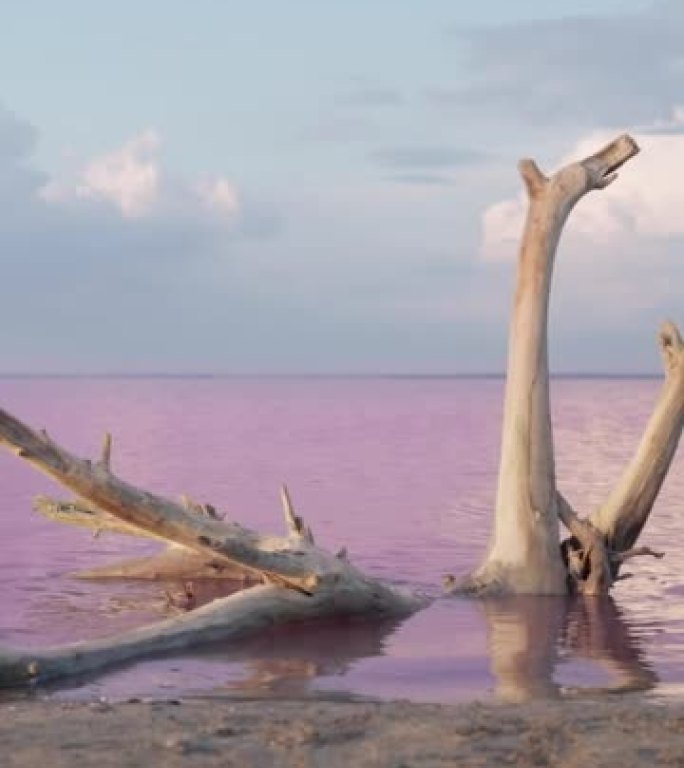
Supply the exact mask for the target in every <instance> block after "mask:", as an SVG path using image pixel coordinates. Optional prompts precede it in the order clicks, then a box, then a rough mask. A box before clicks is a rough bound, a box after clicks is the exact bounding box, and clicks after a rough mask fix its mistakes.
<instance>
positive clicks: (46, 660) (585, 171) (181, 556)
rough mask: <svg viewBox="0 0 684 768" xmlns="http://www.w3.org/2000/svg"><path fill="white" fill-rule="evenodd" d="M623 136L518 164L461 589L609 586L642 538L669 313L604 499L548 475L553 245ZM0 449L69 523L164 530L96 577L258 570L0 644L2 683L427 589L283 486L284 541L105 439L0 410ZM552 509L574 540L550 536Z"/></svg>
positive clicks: (665, 421)
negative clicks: (490, 405)
mask: <svg viewBox="0 0 684 768" xmlns="http://www.w3.org/2000/svg"><path fill="white" fill-rule="evenodd" d="M637 151H638V150H637V147H636V144H635V143H634V141H633V140H632V139H631V138H630V137H628V136H621V137H620V138H618V139H616V140H615V141H613V142H612V143H611V144H609V145H608V146H607V147H605V148H604V149H602V150H601V151H600V152H598V153H597V154H595V155H592V156H591V157H588V158H586V159H585V160H583V161H581V162H578V163H573V164H571V165H569V166H567V167H565V168H563V169H561V170H560V171H558V172H557V173H556V174H554V175H553V176H551V177H550V178H546V177H545V176H544V175H543V174H542V173H541V171H540V170H539V169H538V168H537V166H536V165H535V164H534V162H533V161H531V160H524V161H522V162H521V164H520V170H521V174H522V177H523V180H524V182H525V186H526V189H527V194H528V197H529V212H528V217H527V222H526V225H525V232H524V235H523V241H522V247H521V252H520V259H519V262H518V273H517V287H516V292H515V299H514V308H513V317H512V321H511V333H510V347H509V357H508V377H507V382H506V398H505V408H504V424H503V439H502V449H501V465H500V471H499V484H498V494H497V503H496V511H495V516H494V526H493V532H492V539H491V544H490V547H489V550H488V552H487V555H486V557H485V559H484V562H483V563H482V565H481V566H480V567H479V568H478V569H477V570H476V571H475V572H473V573H472V574H471V575H470V576H468V577H467V578H466V579H464V580H463V581H461V582H460V583H459V584H455V582H454V584H455V586H454V584H452V583H451V582H448V584H449V587H450V588H452V587H453V589H452V591H454V592H457V593H458V594H464V593H468V594H490V593H523V594H564V593H566V592H568V591H571V592H579V593H589V594H596V593H601V592H606V591H607V590H608V589H609V588H610V586H611V585H612V583H613V582H614V581H615V580H616V579H617V578H619V569H620V566H621V564H622V563H623V562H624V561H625V560H627V559H628V558H630V557H633V556H635V555H639V554H657V553H653V552H651V551H650V550H648V548H645V547H641V548H638V547H635V543H636V540H637V537H638V536H639V534H640V532H641V530H642V528H643V526H644V524H645V522H646V520H647V518H648V516H649V514H650V512H651V509H652V507H653V503H654V501H655V499H656V496H657V494H658V491H659V489H660V486H661V484H662V482H663V479H664V477H665V475H666V474H667V470H668V468H669V466H670V463H671V461H672V458H673V456H674V453H675V450H676V447H677V443H678V441H679V437H680V435H681V431H682V426H683V423H684V344H683V343H682V339H681V337H680V335H679V333H678V331H677V329H676V328H675V327H674V325H672V324H666V325H665V326H664V327H663V329H662V331H661V334H660V344H661V349H662V352H663V357H664V361H665V383H664V385H663V389H662V392H661V394H660V397H659V399H658V402H657V403H656V407H655V410H654V412H653V415H652V416H651V419H650V421H649V423H648V425H647V427H646V431H645V434H644V437H643V439H642V442H641V445H640V447H639V449H638V451H637V453H636V455H635V457H634V459H633V460H632V462H631V463H630V465H629V467H628V468H627V470H626V471H625V474H624V476H623V477H622V479H621V480H620V482H619V483H618V485H617V486H616V488H615V490H614V491H613V493H612V494H611V495H610V497H609V499H608V501H607V502H606V504H605V505H604V506H603V507H602V508H601V509H599V510H597V511H596V512H595V513H593V514H592V515H590V516H589V517H587V518H585V519H581V518H580V517H579V516H578V515H577V514H576V513H575V512H574V510H573V509H572V508H571V506H570V505H569V503H568V502H567V501H566V500H565V499H564V498H563V497H562V496H561V494H560V492H559V491H558V489H557V487H556V480H555V467H554V454H553V438H552V432H551V418H550V406H549V373H548V357H547V316H548V304H549V296H550V288H551V274H552V269H553V261H554V255H555V250H556V245H557V243H558V239H559V237H560V233H561V230H562V227H563V224H564V223H565V220H566V218H567V216H568V215H569V213H570V211H571V209H572V208H573V206H574V205H575V203H577V201H578V200H579V199H580V198H581V197H583V196H584V195H585V194H586V193H587V192H589V191H590V190H593V189H602V188H604V187H605V186H607V185H608V184H609V183H610V182H612V181H613V180H614V179H615V171H616V170H617V169H618V168H619V167H620V166H621V165H622V164H623V163H625V162H626V161H627V160H628V159H629V158H630V157H632V156H633V155H634V154H635V153H636V152H637ZM0 445H2V446H4V447H5V448H7V449H8V450H10V451H12V452H13V453H15V454H16V455H17V456H19V457H20V458H22V459H24V460H25V461H27V462H28V463H30V464H31V465H32V466H34V467H35V468H36V469H38V470H39V471H41V472H43V473H45V474H46V475H48V476H49V477H51V478H52V479H53V480H56V481H57V482H58V483H60V484H61V485H62V486H64V487H65V488H67V489H69V490H70V491H71V492H72V493H74V495H75V500H74V501H70V502H59V501H53V500H50V499H44V498H40V499H38V500H37V501H36V508H37V509H38V510H39V511H40V512H42V513H43V514H45V515H47V516H48V517H51V518H53V519H57V520H60V521H63V522H68V523H72V524H75V525H82V526H87V527H89V528H92V529H94V530H95V531H96V532H97V531H102V530H110V531H116V532H118V533H125V534H129V535H141V536H148V537H152V538H156V539H160V540H162V541H164V542H167V543H169V544H170V545H171V546H170V548H169V549H167V550H166V551H165V552H164V553H162V554H161V555H159V556H156V557H152V558H145V559H142V560H140V559H138V560H136V561H129V562H126V563H123V564H120V565H117V566H108V567H107V568H104V569H96V570H95V571H94V572H90V573H88V574H86V575H88V576H90V577H101V578H103V577H148V578H150V577H152V578H153V577H164V576H167V577H168V576H171V575H173V576H174V577H188V578H192V577H206V576H211V577H218V578H232V579H238V580H240V581H242V582H258V583H257V585H256V586H251V587H249V588H247V589H243V590H241V591H239V592H236V593H235V594H233V595H231V596H229V597H225V598H220V599H218V600H215V601H213V602H212V603H210V604H208V605H205V606H202V607H201V608H197V609H195V610H192V611H190V612H189V613H186V614H184V615H181V616H176V617H174V618H171V619H168V620H166V621H163V622H160V623H157V624H153V625H150V626H147V627H143V628H140V629H136V630H133V631H130V632H126V633H123V634H120V635H117V636H115V637H111V638H105V639H102V640H95V641H89V642H82V643H76V644H73V645H69V646H64V647H61V648H53V649H46V650H43V651H31V652H30V653H28V652H27V653H23V652H20V651H0V685H2V684H5V685H13V684H21V683H23V682H26V681H30V680H35V679H47V678H50V677H58V676H63V675H67V674H75V673H80V672H86V671H92V670H96V669H100V668H103V667H106V666H109V665H112V664H116V663H120V662H122V661H126V660H129V659H132V658H135V657H138V656H142V655H146V654H150V653H157V652H162V651H168V650H177V649H180V648H185V647H187V646H189V645H195V644H198V643H202V642H206V641H212V640H218V639H230V638H238V637H243V636H245V635H248V634H250V633H251V634H253V633H257V632H259V631H260V630H263V629H264V628H266V627H268V626H271V625H273V624H276V623H284V622H292V621H301V620H303V619H311V618H316V619H317V618H321V617H327V616H335V615H351V614H367V615H371V616H375V617H378V618H379V617H385V616H398V617H401V616H407V615H409V614H410V613H412V612H413V611H415V610H418V609H419V608H421V607H422V606H424V605H425V604H426V603H427V602H428V600H427V599H426V598H425V597H424V596H421V595H415V594H411V593H409V592H407V591H405V590H402V589H399V588H397V587H395V586H393V585H391V584H387V583H384V582H381V581H379V580H378V579H374V578H371V577H369V576H367V575H365V574H363V573H362V572H360V571H359V570H358V569H357V568H355V567H354V566H353V565H352V564H351V563H350V562H349V560H348V557H347V555H346V552H345V551H344V550H342V551H340V552H339V553H337V554H336V555H333V554H331V553H329V552H327V551H326V550H324V549H322V548H320V547H318V546H317V545H316V544H315V543H314V538H313V535H312V533H311V530H310V529H309V528H308V527H307V526H306V525H305V523H304V522H303V520H302V519H301V518H300V517H299V516H298V515H297V514H296V513H295V511H294V509H293V507H292V504H291V502H290V498H289V495H288V493H287V490H286V489H283V496H282V500H283V506H284V512H285V519H286V523H287V528H288V536H287V537H275V536H264V535H262V534H259V533H256V532H254V531H250V530H248V529H246V528H243V527H242V526H240V525H238V524H237V523H234V522H230V521H226V520H224V519H222V518H221V516H220V515H219V514H218V513H217V512H216V510H215V509H214V507H212V506H210V505H200V504H196V503H194V502H191V501H189V500H187V499H184V500H183V502H182V503H176V502H173V501H170V500H168V499H164V498H162V497H160V496H156V495H154V494H152V493H149V492H147V491H144V490H141V489H139V488H135V487H134V486H132V485H130V484H128V483H126V482H124V481H123V480H121V479H119V478H117V477H116V476H115V474H114V473H113V471H112V467H111V440H110V438H109V437H108V436H107V437H106V438H105V441H104V445H103V449H102V455H101V458H100V459H99V460H98V461H94V462H93V461H89V460H86V459H79V458H77V457H75V456H72V455H71V454H70V453H69V452H68V451H66V450H65V449H64V448H62V447H60V446H59V445H58V444H57V443H56V442H54V441H53V440H52V439H51V438H50V437H49V436H48V435H47V433H45V432H35V431H33V430H32V429H30V428H29V427H27V426H26V425H24V424H23V423H21V422H20V421H19V420H18V419H16V418H15V417H13V416H12V415H10V414H9V413H7V412H5V411H0ZM559 521H562V522H563V523H564V525H565V526H566V527H567V528H568V530H569V531H570V537H569V538H568V539H567V540H566V541H564V542H563V543H562V545H560V546H559Z"/></svg>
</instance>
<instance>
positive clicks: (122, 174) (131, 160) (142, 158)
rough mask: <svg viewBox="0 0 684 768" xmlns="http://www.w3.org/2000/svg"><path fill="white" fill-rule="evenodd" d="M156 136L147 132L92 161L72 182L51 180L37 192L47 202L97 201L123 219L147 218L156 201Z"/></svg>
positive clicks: (157, 181) (157, 179) (157, 143)
mask: <svg viewBox="0 0 684 768" xmlns="http://www.w3.org/2000/svg"><path fill="white" fill-rule="evenodd" d="M159 146H160V139H159V136H158V134H157V133H156V132H155V131H153V130H147V131H144V132H143V133H141V134H139V135H138V136H134V137H133V138H132V139H130V140H129V141H127V142H126V143H125V144H124V145H123V146H121V147H119V148H118V149H115V150H113V151H111V152H106V153H104V154H102V155H99V156H98V157H95V158H93V159H92V160H90V161H89V162H87V163H86V164H85V165H84V166H83V168H81V169H80V170H79V172H78V174H77V176H76V179H74V180H67V181H63V180H52V181H50V182H48V183H47V184H46V185H45V186H44V187H43V188H42V189H41V190H40V192H39V194H40V196H41V197H42V198H43V199H44V200H46V201H47V202H65V201H68V200H71V199H76V200H96V201H103V202H105V203H109V204H111V205H113V206H114V207H116V208H117V209H118V210H119V211H120V213H121V215H122V216H124V217H126V218H140V217H142V216H145V215H146V214H148V213H149V212H150V211H151V210H152V209H153V208H154V206H155V204H156V203H157V202H158V200H159V186H160V170H159V161H158V157H157V152H158V149H159Z"/></svg>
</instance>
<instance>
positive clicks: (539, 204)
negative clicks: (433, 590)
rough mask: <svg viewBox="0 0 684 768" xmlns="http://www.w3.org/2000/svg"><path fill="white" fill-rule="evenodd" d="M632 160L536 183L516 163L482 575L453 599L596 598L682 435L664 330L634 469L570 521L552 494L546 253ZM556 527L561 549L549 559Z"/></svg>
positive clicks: (673, 361) (603, 157) (628, 547)
mask: <svg viewBox="0 0 684 768" xmlns="http://www.w3.org/2000/svg"><path fill="white" fill-rule="evenodd" d="M637 152H638V147H637V145H636V143H635V142H634V140H633V139H632V138H631V137H629V136H626V135H625V136H620V137H619V138H617V139H616V140H615V141H613V142H611V143H610V144H608V145H607V146H606V147H604V148H603V149H602V150H601V151H599V152H597V153H596V154H595V155H592V156H590V157H587V158H585V159H584V160H582V161H581V162H577V163H572V164H570V165H568V166H565V167H564V168H562V169H561V170H559V171H558V172H557V173H555V174H554V175H553V176H550V177H548V178H547V177H546V176H545V175H544V174H543V173H542V172H541V171H540V170H539V168H538V167H537V165H536V164H535V163H534V161H532V160H522V161H521V162H520V166H519V168H520V174H521V176H522V179H523V182H524V184H525V189H526V192H527V197H528V201H529V202H528V213H527V220H526V222H525V229H524V233H523V237H522V244H521V248H520V255H519V259H518V266H517V277H516V290H515V297H514V301H513V312H512V318H511V325H510V340H509V351H508V372H507V379H506V396H505V405H504V422H503V435H502V445H501V461H500V467H499V483H498V492H497V499H496V511H495V515H494V525H493V530H492V535H491V541H490V546H489V549H488V552H487V554H486V556H485V559H484V561H483V563H482V564H481V565H480V566H479V568H477V569H476V570H475V571H474V572H473V573H472V574H470V576H468V577H467V578H466V579H464V580H463V581H462V582H461V583H460V584H458V585H456V589H457V590H459V591H463V592H470V593H476V594H491V593H495V594H496V593H506V592H510V593H522V594H524V593H528V594H564V593H566V592H568V591H570V592H580V593H584V594H599V593H604V592H607V591H608V590H609V589H610V587H611V586H612V584H613V583H614V581H615V580H616V579H617V578H619V570H620V566H621V564H622V563H623V562H624V561H625V560H627V559H629V558H631V557H634V556H636V555H656V556H659V555H660V553H655V552H653V551H652V550H650V549H648V548H647V547H639V548H635V547H634V544H635V542H636V540H637V537H638V536H639V534H640V533H641V530H642V528H643V526H644V524H645V523H646V520H647V519H648V516H649V514H650V512H651V509H652V508H653V504H654V502H655V500H656V497H657V495H658V491H659V490H660V486H661V485H662V482H663V480H664V478H665V476H666V474H667V471H668V469H669V467H670V464H671V462H672V458H673V457H674V454H675V451H676V448H677V444H678V442H679V438H680V435H681V432H682V426H683V424H684V346H683V344H682V339H681V336H680V334H679V331H678V330H677V328H676V327H675V326H674V325H673V324H672V323H665V324H664V325H663V327H662V329H661V331H660V335H659V343H660V348H661V351H662V355H663V360H664V364H665V382H664V385H663V388H662V390H661V393H660V395H659V397H658V400H657V402H656V405H655V409H654V411H653V414H652V416H651V418H650V420H649V422H648V424H647V426H646V430H645V433H644V436H643V438H642V440H641V443H640V445H639V448H638V450H637V452H636V455H635V456H634V458H633V460H632V461H631V463H630V464H629V466H628V467H627V469H626V470H625V473H624V475H623V477H622V478H621V479H620V481H619V483H618V484H617V486H616V487H615V490H614V491H613V492H612V493H611V495H610V497H609V499H608V501H607V502H606V503H605V505H604V506H602V507H601V508H600V509H598V510H597V511H596V512H594V513H593V514H591V515H589V516H588V517H587V518H585V519H581V518H580V517H579V516H578V515H577V514H576V513H575V511H574V510H573V509H572V507H571V506H570V504H569V503H568V502H567V501H566V499H565V498H564V497H563V496H562V495H561V493H560V492H559V490H558V488H557V486H556V473H555V464H554V449H553V435H552V429H551V409H550V404H549V367H548V351H547V349H548V344H547V325H548V308H549V297H550V291H551V277H552V272H553V265H554V258H555V253H556V246H557V244H558V240H559V237H560V234H561V231H562V229H563V225H564V224H565V221H566V219H567V217H568V215H569V214H570V212H571V210H572V208H573V207H574V205H575V204H576V203H577V202H578V201H579V200H580V199H581V198H582V197H583V196H584V195H585V194H586V193H587V192H590V191H592V190H595V189H604V188H605V187H606V186H608V184H610V183H612V182H613V181H614V180H615V178H616V173H615V172H616V171H617V169H618V168H620V166H622V165H623V164H624V163H625V162H626V161H627V160H629V159H630V158H631V157H633V156H634V155H635V154H636V153H637ZM559 521H561V522H562V523H563V524H564V525H565V526H566V528H567V529H568V530H569V532H570V534H571V535H570V538H569V539H567V540H566V541H565V542H563V544H562V546H561V548H560V549H559V546H558V541H559Z"/></svg>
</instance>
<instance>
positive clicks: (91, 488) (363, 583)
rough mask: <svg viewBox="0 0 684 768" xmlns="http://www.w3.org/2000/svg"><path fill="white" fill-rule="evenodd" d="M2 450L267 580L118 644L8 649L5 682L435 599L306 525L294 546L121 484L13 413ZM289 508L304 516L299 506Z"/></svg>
mask: <svg viewBox="0 0 684 768" xmlns="http://www.w3.org/2000/svg"><path fill="white" fill-rule="evenodd" d="M0 445H3V446H5V447H6V448H8V449H10V450H11V451H13V452H14V453H15V454H17V455H18V456H19V457H21V458H23V459H24V460H26V461H28V462H29V463H30V464H32V465H33V466H34V467H36V468H37V469H39V470H40V471H42V472H44V473H45V474H47V475H48V476H50V477H52V478H53V479H55V480H57V481H58V482H59V483H61V484H62V485H63V486H65V487H66V488H69V489H70V490H71V491H73V492H74V493H75V494H76V495H77V496H78V497H79V498H80V499H83V500H85V502H86V506H87V507H91V508H92V509H93V510H95V511H96V512H98V511H100V510H102V511H103V512H106V513H107V514H108V515H111V516H113V517H115V518H116V519H117V521H123V522H124V523H125V524H126V525H131V526H133V527H134V528H136V529H141V530H142V531H144V532H149V533H152V534H154V535H156V536H158V537H161V538H163V539H165V540H167V541H170V542H172V543H173V544H176V545H180V547H181V548H183V549H185V550H194V551H196V552H197V554H198V555H199V556H201V557H203V558H206V559H207V560H210V561H211V562H212V563H215V564H216V565H218V566H219V567H221V566H222V565H225V566H227V567H233V566H236V565H237V566H238V567H239V568H240V569H242V570H244V571H247V572H249V573H252V574H253V575H254V576H256V577H257V578H260V579H262V580H263V581H264V582H266V586H260V587H252V588H249V589H247V590H245V591H243V592H239V593H236V594H235V595H231V596H230V597H228V598H222V599H220V600H216V601H214V602H213V603H211V604H209V605H207V606H205V607H202V608H199V609H196V610H193V611H192V612H191V613H189V614H187V615H183V616H179V617H176V618H174V619H170V620H168V621H166V622H161V623H157V624H153V625H150V626H149V627H144V628H142V629H138V630H134V631H132V632H128V633H125V634H123V635H118V636H115V637H112V638H106V639H104V640H98V641H93V642H88V643H77V644H74V645H71V646H67V647H62V648H53V649H45V650H43V651H35V652H34V651H32V652H30V653H20V652H19V653H18V652H12V651H8V650H4V651H0V684H3V683H4V684H6V685H13V684H20V683H21V682H26V681H29V680H31V679H33V678H40V679H43V678H44V679H47V678H51V677H57V676H62V675H68V674H75V673H79V672H85V671H92V670H94V669H100V668H103V667H106V666H109V665H111V664H116V663H120V662H122V661H126V660H129V659H131V658H135V657H138V656H140V655H146V654H149V653H158V652H163V651H168V650H176V649H179V648H183V647H186V646H187V645H190V644H192V645H195V644H199V643H203V642H209V641H213V640H218V639H233V638H235V637H238V636H244V635H247V634H249V633H252V632H257V631H259V630H260V629H262V628H264V627H267V626H270V625H272V624H273V623H278V622H287V621H298V620H302V619H306V618H313V617H325V616H331V615H337V614H339V615H350V614H357V613H367V614H371V615H373V616H377V617H380V616H401V615H407V614H409V613H411V612H413V611H415V610H417V609H418V608H420V607H421V606H422V605H424V604H425V602H426V601H425V598H423V597H421V596H419V595H416V594H413V593H411V592H408V591H407V590H404V589H401V588H398V587H394V586H392V585H391V584H387V583H384V582H381V581H379V580H377V579H374V578H371V577H369V576H366V575H365V574H363V573H362V572H361V571H359V570H358V569H357V568H355V567H354V566H353V565H352V564H351V563H350V562H349V560H348V559H347V558H345V557H337V556H336V555H334V554H331V553H329V552H327V551H326V550H324V549H321V548H320V547H317V546H316V545H315V544H314V543H313V537H312V536H311V535H310V532H309V531H308V528H306V527H305V526H304V525H303V523H301V521H300V523H299V524H298V526H297V527H298V531H297V535H295V536H290V537H288V538H285V539H284V538H279V537H267V536H262V535H260V534H258V533H255V532H253V531H249V530H247V529H245V528H243V527H242V526H240V525H237V524H236V523H227V522H225V521H222V520H219V519H217V514H216V512H215V510H214V509H213V507H210V505H200V506H201V509H196V508H195V507H196V506H197V505H192V504H191V505H190V507H191V508H190V509H186V508H185V507H183V506H181V505H179V504H176V503H174V502H172V501H170V500H168V499H164V498H162V497H160V496H155V495H153V494H150V493H148V492H146V491H142V490H140V489H138V488H135V487H134V486H131V485H129V484H127V483H125V482H124V481H122V480H120V479H118V478H116V477H114V476H113V475H112V474H111V472H110V471H109V469H108V468H107V466H106V465H105V463H104V462H98V463H95V464H93V463H92V462H90V461H87V460H84V459H78V458H76V457H74V456H72V455H71V454H69V453H68V452H67V451H66V450H65V449H64V448H62V447H61V446H59V445H58V444H57V443H56V442H55V441H54V440H52V439H51V438H48V437H47V435H45V434H44V433H37V432H34V431H33V430H31V429H30V428H29V427H27V426H26V425H25V424H22V423H21V422H20V421H19V420H18V419H16V418H14V417H13V416H11V415H10V414H8V413H7V412H5V411H0ZM288 501H289V496H288ZM289 511H290V512H291V514H292V515H293V519H294V512H293V510H292V508H291V502H289ZM80 514H82V515H83V514H84V513H83V512H82V511H81V513H80ZM88 514H89V513H85V519H86V520H88ZM88 524H90V521H89V520H88ZM134 533H135V534H137V533H138V531H135V532H134ZM100 575H102V573H101V574H100Z"/></svg>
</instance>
